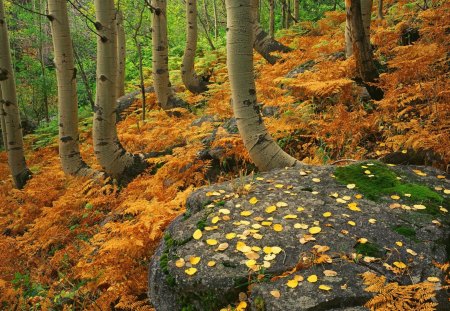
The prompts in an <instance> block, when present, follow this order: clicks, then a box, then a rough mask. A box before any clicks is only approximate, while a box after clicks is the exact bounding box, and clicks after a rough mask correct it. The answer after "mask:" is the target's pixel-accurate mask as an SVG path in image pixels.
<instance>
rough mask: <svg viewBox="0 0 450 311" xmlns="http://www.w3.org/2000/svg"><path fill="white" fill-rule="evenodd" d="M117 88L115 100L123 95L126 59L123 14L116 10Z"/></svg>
mask: <svg viewBox="0 0 450 311" xmlns="http://www.w3.org/2000/svg"><path fill="white" fill-rule="evenodd" d="M117 56H118V57H117V61H118V64H117V66H118V71H117V86H116V91H117V93H116V98H119V97H122V96H123V95H125V61H126V57H127V52H126V38H125V28H124V27H123V12H122V11H121V10H117Z"/></svg>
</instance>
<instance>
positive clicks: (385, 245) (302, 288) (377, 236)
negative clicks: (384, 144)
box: [149, 162, 450, 311]
mask: <svg viewBox="0 0 450 311" xmlns="http://www.w3.org/2000/svg"><path fill="white" fill-rule="evenodd" d="M347 168H348V169H346V168H337V167H334V166H322V167H313V166H311V167H310V166H308V167H303V168H301V169H298V168H290V169H282V170H277V171H272V172H268V173H264V174H260V175H255V176H248V177H245V178H242V179H238V180H234V181H231V182H227V183H223V184H218V185H213V186H211V187H208V188H203V189H201V190H199V191H197V192H195V193H194V194H193V195H192V196H191V197H190V198H189V199H188V202H187V211H186V213H185V215H183V216H181V217H179V218H177V219H176V220H175V221H174V222H173V223H172V224H171V225H170V227H169V228H168V229H167V231H166V233H165V238H164V241H163V242H162V243H161V245H160V246H159V248H158V250H157V252H156V253H155V255H154V257H153V259H152V261H151V263H150V271H149V298H150V301H151V303H152V304H153V305H154V306H155V308H156V310H158V311H160V310H161V311H165V310H168V311H169V310H170V311H175V310H219V309H220V308H223V307H226V306H227V305H238V304H239V302H240V301H241V304H240V307H241V308H242V307H243V306H245V305H246V306H247V310H268V311H271V310H298V311H300V310H348V311H350V310H367V309H366V307H364V305H365V303H366V302H367V301H369V300H370V299H371V298H372V297H374V296H375V295H376V293H373V292H368V291H366V290H365V289H366V288H367V285H365V284H364V283H363V278H362V274H363V273H365V272H372V273H374V274H375V275H383V276H385V277H386V282H389V283H392V282H397V283H398V284H399V285H411V284H415V283H419V282H425V281H427V279H428V280H430V283H432V284H434V285H433V286H435V288H436V296H435V297H433V298H432V299H431V300H430V302H435V303H438V305H437V307H436V308H437V310H448V309H447V308H448V306H449V305H448V296H447V293H446V292H445V290H442V289H440V286H441V285H445V284H443V282H444V281H443V279H444V272H443V271H441V270H440V269H439V268H438V267H436V265H435V264H433V262H438V263H444V262H446V261H448V257H449V248H450V246H449V234H450V230H449V216H448V210H449V193H450V191H449V190H448V189H450V184H449V182H448V179H446V178H445V176H442V173H440V172H439V171H436V170H434V169H432V168H425V167H417V166H395V167H394V166H392V167H391V166H387V165H384V164H381V163H378V162H364V163H356V164H353V165H351V166H349V167H347ZM353 179H354V180H355V182H351V180H353ZM423 185H426V187H424V186H423ZM377 191H378V192H377ZM379 192H383V193H381V194H380V193H379ZM243 293H245V295H244V294H243ZM400 300H401V299H398V301H400ZM238 308H239V307H238ZM241 310H243V309H241Z"/></svg>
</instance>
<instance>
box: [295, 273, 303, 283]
mask: <svg viewBox="0 0 450 311" xmlns="http://www.w3.org/2000/svg"><path fill="white" fill-rule="evenodd" d="M294 280H296V281H297V282H301V281H303V280H304V278H303V277H302V276H301V275H298V274H297V275H296V276H294Z"/></svg>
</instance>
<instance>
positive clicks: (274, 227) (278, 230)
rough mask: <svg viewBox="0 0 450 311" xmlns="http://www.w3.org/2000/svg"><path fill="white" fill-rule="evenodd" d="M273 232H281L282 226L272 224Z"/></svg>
mask: <svg viewBox="0 0 450 311" xmlns="http://www.w3.org/2000/svg"><path fill="white" fill-rule="evenodd" d="M273 230H275V231H277V232H280V231H283V226H282V225H280V224H274V225H273Z"/></svg>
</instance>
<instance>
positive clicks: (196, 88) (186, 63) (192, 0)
mask: <svg viewBox="0 0 450 311" xmlns="http://www.w3.org/2000/svg"><path fill="white" fill-rule="evenodd" d="M186 33H187V38H186V48H185V50H184V55H183V63H182V64H181V78H182V80H183V83H184V85H185V86H186V88H187V89H188V90H189V91H191V92H192V93H194V94H199V93H202V92H204V91H206V90H207V89H208V88H207V82H206V81H205V79H203V78H202V77H199V76H198V75H197V73H196V72H195V69H194V60H195V52H196V50H197V0H186Z"/></svg>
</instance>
